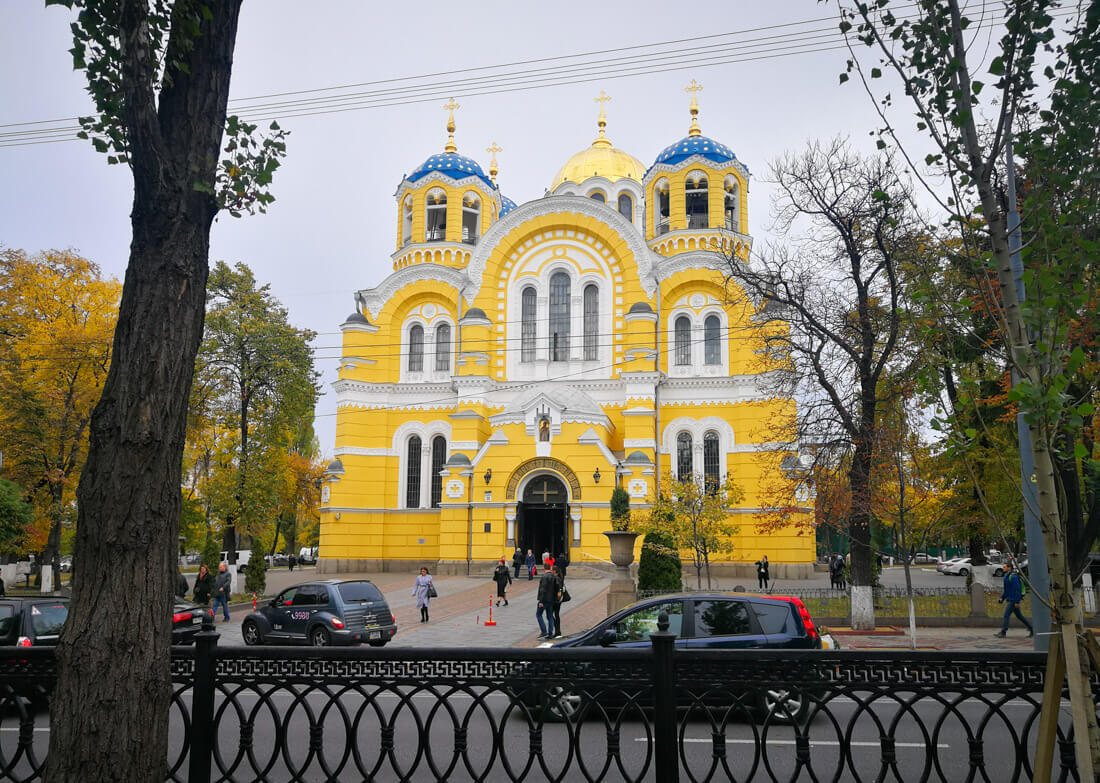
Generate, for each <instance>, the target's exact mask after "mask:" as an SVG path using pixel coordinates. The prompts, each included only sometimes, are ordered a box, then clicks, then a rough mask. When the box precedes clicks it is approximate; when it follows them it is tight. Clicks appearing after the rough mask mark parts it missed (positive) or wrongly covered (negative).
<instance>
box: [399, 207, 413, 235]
mask: <svg viewBox="0 0 1100 783" xmlns="http://www.w3.org/2000/svg"><path fill="white" fill-rule="evenodd" d="M401 212H402V214H401V244H402V245H407V244H409V243H410V242H412V238H413V199H412V196H405V202H404V205H403V206H402V210H401Z"/></svg>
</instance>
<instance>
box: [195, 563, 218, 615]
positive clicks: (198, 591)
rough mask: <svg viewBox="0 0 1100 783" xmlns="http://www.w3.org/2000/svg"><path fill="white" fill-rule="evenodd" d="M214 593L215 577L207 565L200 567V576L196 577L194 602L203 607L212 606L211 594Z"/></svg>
mask: <svg viewBox="0 0 1100 783" xmlns="http://www.w3.org/2000/svg"><path fill="white" fill-rule="evenodd" d="M213 591H214V575H213V574H212V573H210V569H209V568H207V567H206V564H205V563H204V564H203V565H201V566H199V575H198V576H196V577H195V593H194V601H195V603H197V604H202V605H203V606H209V605H210V594H211V593H212V592H213Z"/></svg>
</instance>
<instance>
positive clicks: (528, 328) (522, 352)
mask: <svg viewBox="0 0 1100 783" xmlns="http://www.w3.org/2000/svg"><path fill="white" fill-rule="evenodd" d="M537 330H538V305H537V304H536V300H535V289H534V288H532V287H531V286H527V288H524V289H523V295H522V303H521V305H520V336H519V360H520V361H521V362H533V361H535V335H536V334H537V333H538V332H537Z"/></svg>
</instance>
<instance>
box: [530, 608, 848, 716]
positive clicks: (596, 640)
mask: <svg viewBox="0 0 1100 783" xmlns="http://www.w3.org/2000/svg"><path fill="white" fill-rule="evenodd" d="M661 613H664V614H666V615H667V616H668V620H669V631H671V632H672V633H674V634H676V637H677V638H676V647H677V648H679V649H685V650H699V649H770V650H776V649H807V650H820V649H822V647H823V646H824V645H823V642H822V638H821V635H820V634H819V633H818V631H817V628H816V627H815V626H814V622H813V620H812V619H811V617H810V613H809V612H808V611H807V609H806V606H805V604H803V603H802V600H801V599H800V598H794V597H788V596H772V595H768V596H762V595H751V594H745V595H737V596H733V595H728V594H722V593H701V594H690V595H663V596H658V597H655V598H649V599H646V600H644V601H639V602H637V603H635V604H632V605H630V606H628V607H626V608H625V609H623V610H621V611H619V612H616V613H615V614H613V615H611V616H610V617H608V618H607V619H605V620H603V621H602V622H600V623H597V624H596V625H595V626H593V627H592V628H589V629H588V630H587V631H584V632H582V633H578V634H575V635H573V636H568V637H565V638H564V639H561V640H559V641H557V642H547V643H544V644H542V645H540V646H541V647H553V648H565V647H649V646H650V640H649V635H650V634H651V633H653V632H654V631H656V630H657V620H658V617H659V616H660V614H661ZM826 642H827V643H828V645H829V646H833V645H832V640H831V639H827V640H826ZM536 677H537V676H536ZM522 692H523V693H524V698H525V699H526V700H527V701H528V702H529V705H530V706H535V705H534V704H530V703H531V702H536V701H539V700H541V705H538V706H541V707H542V708H543V709H544V711H545V713H546V715H547V717H550V718H556V719H566V718H570V717H573V716H574V715H576V714H578V713H579V712H580V711H581V710H582V709H583V708H584V696H583V695H581V694H576V693H572V692H570V691H569V690H568V688H567V687H562V686H557V685H552V686H550V687H549V688H546V689H544V690H543V691H542V692H536V691H535V690H534V689H532V688H530V687H526V688H524V689H523V691H522ZM758 699H759V701H758V705H757V706H758V708H759V709H760V710H761V711H763V712H764V713H771V714H772V715H773V717H772V720H779V721H783V720H801V719H802V718H803V717H804V716H805V714H806V712H807V711H808V709H809V700H808V699H805V698H802V697H801V695H796V694H793V693H791V692H790V691H787V690H782V689H780V688H777V689H774V690H768V691H765V692H763V693H761V694H759V696H758ZM600 703H601V704H603V703H604V699H603V698H602V697H601V699H600Z"/></svg>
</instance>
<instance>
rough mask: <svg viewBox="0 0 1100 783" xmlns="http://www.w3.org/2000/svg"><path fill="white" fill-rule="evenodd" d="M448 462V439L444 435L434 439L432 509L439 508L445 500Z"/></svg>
mask: <svg viewBox="0 0 1100 783" xmlns="http://www.w3.org/2000/svg"><path fill="white" fill-rule="evenodd" d="M446 461H447V439H446V438H444V437H443V436H442V435H436V436H435V437H434V438H432V481H431V486H432V497H431V507H432V508H439V504H440V502H441V501H442V500H443V463H444V462H446Z"/></svg>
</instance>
